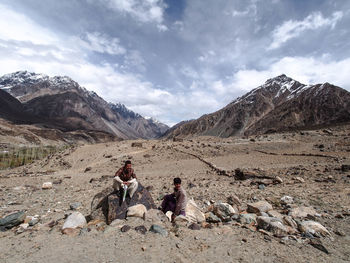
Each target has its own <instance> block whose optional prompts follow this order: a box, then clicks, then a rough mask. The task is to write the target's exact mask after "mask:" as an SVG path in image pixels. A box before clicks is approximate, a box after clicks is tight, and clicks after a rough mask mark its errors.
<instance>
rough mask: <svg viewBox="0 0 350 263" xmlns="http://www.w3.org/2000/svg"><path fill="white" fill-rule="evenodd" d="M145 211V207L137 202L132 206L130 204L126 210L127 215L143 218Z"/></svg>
mask: <svg viewBox="0 0 350 263" xmlns="http://www.w3.org/2000/svg"><path fill="white" fill-rule="evenodd" d="M146 213H147V208H146V207H145V206H144V205H143V204H138V205H134V206H130V207H129V208H128V210H127V216H128V217H130V216H134V217H140V218H145V214H146Z"/></svg>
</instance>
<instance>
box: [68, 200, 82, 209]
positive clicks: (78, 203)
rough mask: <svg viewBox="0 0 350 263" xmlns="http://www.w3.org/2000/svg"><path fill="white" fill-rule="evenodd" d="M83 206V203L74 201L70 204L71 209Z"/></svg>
mask: <svg viewBox="0 0 350 263" xmlns="http://www.w3.org/2000/svg"><path fill="white" fill-rule="evenodd" d="M80 207H81V203H80V202H74V203H71V204H70V205H69V208H70V209H71V210H77V209H78V208H80Z"/></svg>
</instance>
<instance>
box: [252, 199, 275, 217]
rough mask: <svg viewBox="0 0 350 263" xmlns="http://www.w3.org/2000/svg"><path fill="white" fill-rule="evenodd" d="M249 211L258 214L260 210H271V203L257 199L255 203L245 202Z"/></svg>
mask: <svg viewBox="0 0 350 263" xmlns="http://www.w3.org/2000/svg"><path fill="white" fill-rule="evenodd" d="M247 206H248V209H247V211H248V212H249V213H255V214H260V213H261V212H267V211H270V210H272V205H270V204H269V203H268V202H266V201H258V202H255V203H250V204H247Z"/></svg>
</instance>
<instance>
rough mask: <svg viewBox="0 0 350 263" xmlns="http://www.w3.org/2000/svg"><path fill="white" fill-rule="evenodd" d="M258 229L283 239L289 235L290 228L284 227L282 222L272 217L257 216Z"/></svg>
mask: <svg viewBox="0 0 350 263" xmlns="http://www.w3.org/2000/svg"><path fill="white" fill-rule="evenodd" d="M257 224H258V228H261V229H264V230H267V231H270V232H271V233H273V234H274V235H275V236H277V237H283V236H286V235H288V234H289V232H290V228H288V227H287V226H285V225H284V224H283V223H282V221H281V220H280V219H278V218H274V217H266V216H258V217H257Z"/></svg>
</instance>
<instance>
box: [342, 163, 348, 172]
mask: <svg viewBox="0 0 350 263" xmlns="http://www.w3.org/2000/svg"><path fill="white" fill-rule="evenodd" d="M341 170H342V172H349V171H350V164H342V166H341Z"/></svg>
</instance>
